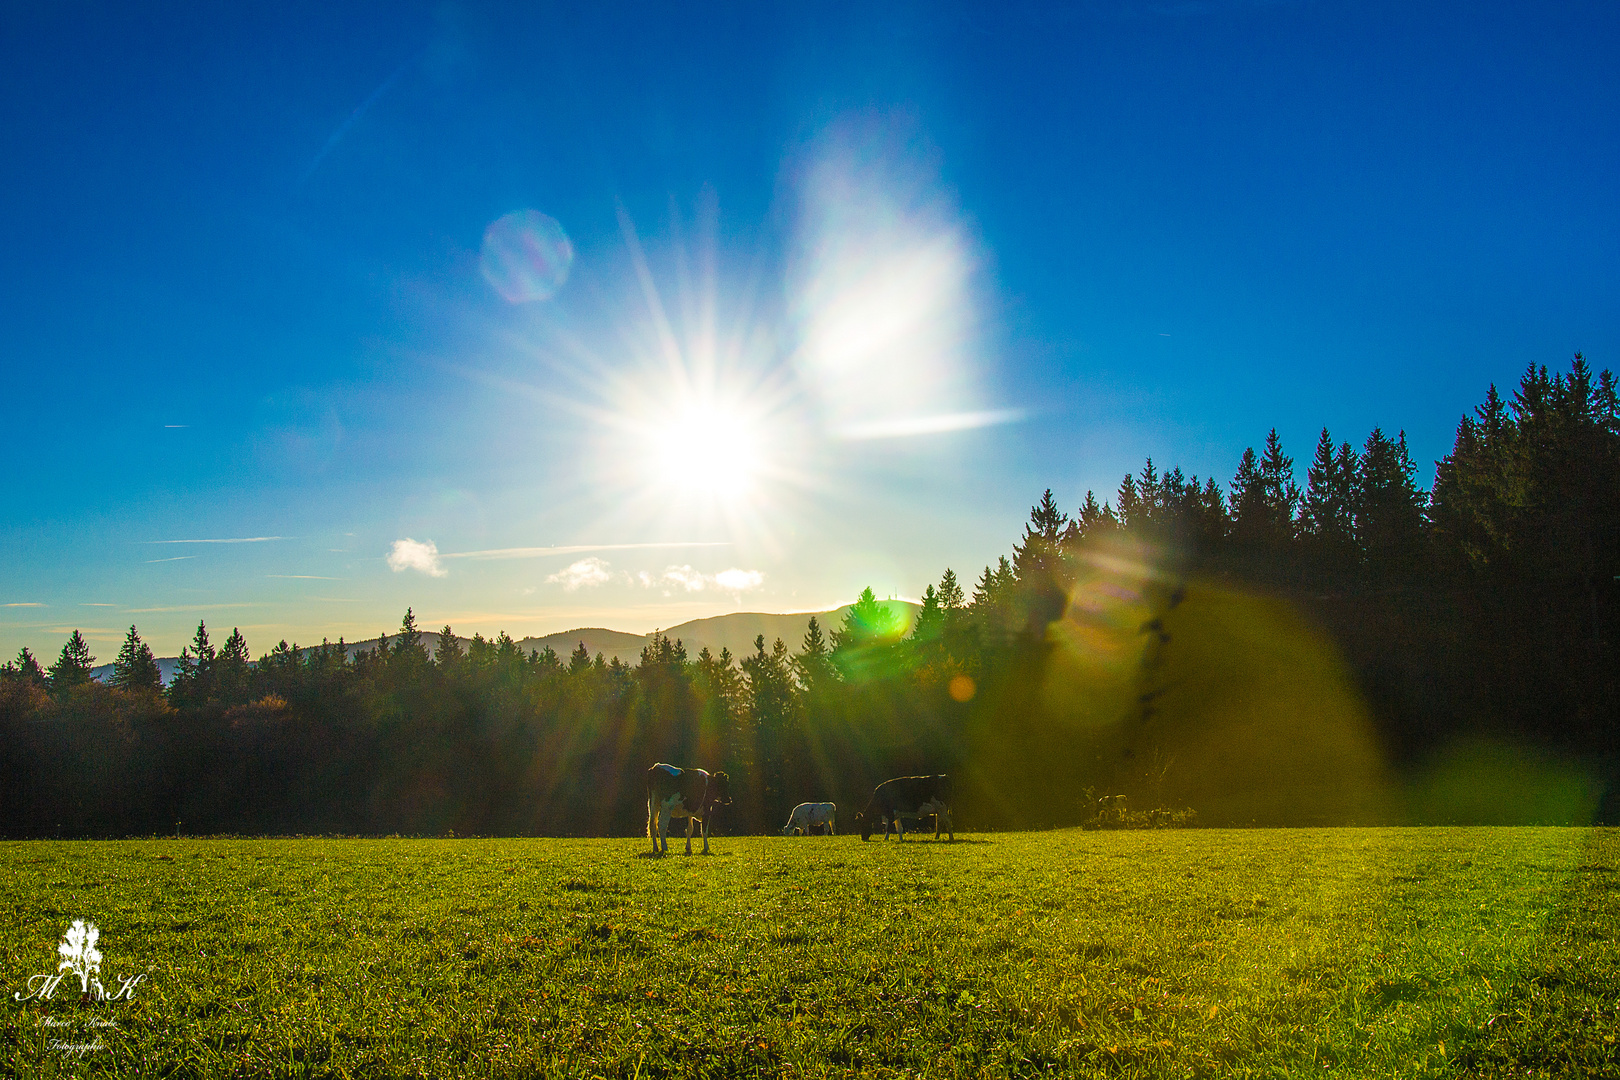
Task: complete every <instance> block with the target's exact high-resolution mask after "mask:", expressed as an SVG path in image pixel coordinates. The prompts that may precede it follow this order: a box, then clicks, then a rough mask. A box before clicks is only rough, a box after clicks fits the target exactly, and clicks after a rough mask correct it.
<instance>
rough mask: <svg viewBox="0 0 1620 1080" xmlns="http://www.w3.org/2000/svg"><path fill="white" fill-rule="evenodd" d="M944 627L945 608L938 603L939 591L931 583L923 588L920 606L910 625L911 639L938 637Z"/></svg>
mask: <svg viewBox="0 0 1620 1080" xmlns="http://www.w3.org/2000/svg"><path fill="white" fill-rule="evenodd" d="M944 628H945V609H944V607H942V606H941V605H940V602H939V593H938V592H936V591H935V590H934V587H933V586H932V585H930V586H928V588H926V589H924V590H923V598H922V606H921V607H920V608H919V609H918V610H917V619H916V621H915V622H913V623H912V625H911V640H912V641H915V642H927V641H934V640H936V639H938V637H939V635H940V633H941V632H942V631H943V630H944Z"/></svg>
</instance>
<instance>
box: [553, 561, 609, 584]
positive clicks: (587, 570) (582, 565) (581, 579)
mask: <svg viewBox="0 0 1620 1080" xmlns="http://www.w3.org/2000/svg"><path fill="white" fill-rule="evenodd" d="M612 577H613V575H612V574H610V573H608V564H607V563H606V562H605V561H603V560H602V559H594V558H593V559H581V560H579V561H578V562H576V563H572V564H570V565H569V566H568V568H567V569H564V570H559V571H557V572H556V573H555V574H552V575H551V576H550V577H548V578H546V584H548V585H561V586H562V587H563V588H565V589H567V590H568V591H569V592H575V591H576V590H579V589H583V588H588V587H589V588H594V587H595V586H597V585H605V584H607V582H608V581H610V580H611V579H612Z"/></svg>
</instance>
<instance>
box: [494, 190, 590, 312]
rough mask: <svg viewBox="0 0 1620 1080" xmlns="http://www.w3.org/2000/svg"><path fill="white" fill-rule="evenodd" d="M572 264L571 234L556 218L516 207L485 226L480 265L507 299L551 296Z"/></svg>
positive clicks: (518, 300)
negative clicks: (565, 230) (516, 208)
mask: <svg viewBox="0 0 1620 1080" xmlns="http://www.w3.org/2000/svg"><path fill="white" fill-rule="evenodd" d="M573 265H574V245H573V243H572V241H570V240H569V239H568V234H567V233H565V232H563V227H562V225H561V224H559V223H558V221H557V219H556V218H554V217H550V216H548V215H546V214H542V213H541V212H540V211H538V210H514V211H513V212H512V213H510V214H507V215H506V216H505V217H501V218H497V219H496V220H495V221H493V222H491V223H490V226H489V228H487V229H485V230H484V249H483V252H482V253H481V254H480V256H479V266H480V268H481V269H482V270H483V272H484V279H485V280H486V281H488V282H489V283H490V285H491V286H493V287H494V289H495V291H496V292H498V293H500V294H501V296H502V297H504V298H505V299H506V301H507V303H510V304H526V303H529V302H531V301H534V300H550V299H551V298H552V297H553V296H555V295H557V290H558V289H561V288H562V287H563V283H564V282H566V281H567V280H568V271H569V270H571V269H572V268H573Z"/></svg>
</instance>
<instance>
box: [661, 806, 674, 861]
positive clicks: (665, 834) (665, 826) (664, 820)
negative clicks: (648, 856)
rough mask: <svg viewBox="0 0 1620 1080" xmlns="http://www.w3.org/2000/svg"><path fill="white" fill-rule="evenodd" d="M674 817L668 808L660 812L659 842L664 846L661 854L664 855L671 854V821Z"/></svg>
mask: <svg viewBox="0 0 1620 1080" xmlns="http://www.w3.org/2000/svg"><path fill="white" fill-rule="evenodd" d="M673 816H674V815H672V814H671V813H670V812H669V807H667V806H666V807H664V808H662V809H660V810H659V811H658V840H659V843H661V844H662V845H663V851H662V852H661V854H664V855H668V854H669V820H670V818H671V817H673Z"/></svg>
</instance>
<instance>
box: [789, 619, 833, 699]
mask: <svg viewBox="0 0 1620 1080" xmlns="http://www.w3.org/2000/svg"><path fill="white" fill-rule="evenodd" d="M793 664H794V667H795V668H797V670H798V673H799V681H800V682H801V683H803V684H804V687H805V689H806V690H811V691H814V690H819V689H820V688H821V687H823V686H825V685H827V684H829V683H832V682H834V681H836V680H837V678H838V671H837V669H836V668H835V667H833V662H832V649H831V647H830V646H829V645H828V643H827V638H826V635H824V634H823V633H822V632H821V623H820V622H819V621H818V620H817V619H816V617H815V616H814V615H812V616H810V623H809V625H808V626H806V627H805V631H804V644H803V646H802V647H801V648H800V649H799V655H798V656H796V657H794V659H793Z"/></svg>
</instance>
